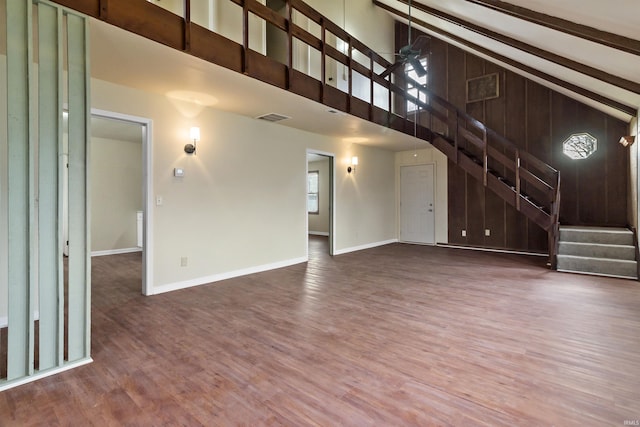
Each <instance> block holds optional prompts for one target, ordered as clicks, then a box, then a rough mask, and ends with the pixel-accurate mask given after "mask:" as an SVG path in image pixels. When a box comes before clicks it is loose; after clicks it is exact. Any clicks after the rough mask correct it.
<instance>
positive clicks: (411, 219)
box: [400, 164, 435, 245]
mask: <svg viewBox="0 0 640 427" xmlns="http://www.w3.org/2000/svg"><path fill="white" fill-rule="evenodd" d="M434 169H435V165H433V164H430V165H417V166H402V167H401V168H400V240H401V241H403V242H408V243H422V244H431V245H433V244H435V206H434V197H433V193H434V185H433V183H434Z"/></svg>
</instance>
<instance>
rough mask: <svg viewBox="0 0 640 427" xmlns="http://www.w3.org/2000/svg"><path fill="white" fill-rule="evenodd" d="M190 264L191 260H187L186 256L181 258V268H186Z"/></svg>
mask: <svg viewBox="0 0 640 427" xmlns="http://www.w3.org/2000/svg"><path fill="white" fill-rule="evenodd" d="M188 263H189V258H187V257H186V256H183V257H182V258H180V267H186V266H187V264H188Z"/></svg>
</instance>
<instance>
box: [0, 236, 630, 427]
mask: <svg viewBox="0 0 640 427" xmlns="http://www.w3.org/2000/svg"><path fill="white" fill-rule="evenodd" d="M310 240H311V241H310V246H311V248H310V254H311V260H310V261H309V263H308V264H302V265H298V266H293V267H288V268H284V269H280V270H275V271H270V272H265V273H260V274H255V275H252V276H248V277H242V278H237V279H232V280H227V281H224V282H219V283H216V284H212V285H206V286H202V287H198V288H191V289H186V290H182V291H177V292H173V293H169V294H164V295H158V296H153V297H143V296H141V295H140V287H141V286H140V256H139V254H126V255H118V256H111V257H100V258H94V259H93V351H92V356H93V358H94V360H95V362H94V363H93V364H91V365H88V366H85V367H82V368H78V369H75V370H73V371H69V372H66V373H63V374H60V375H57V376H55V377H51V378H46V379H43V380H40V381H38V382H35V383H31V384H28V385H24V386H20V387H17V388H15V389H11V390H8V391H6V392H4V393H0V420H1V422H0V424H2V425H3V426H15V425H20V426H22V425H56V424H60V425H90V424H91V423H98V424H100V425H121V424H127V425H296V426H302V425H397V426H400V425H432V424H438V425H443V424H450V425H465V424H468V425H487V426H512V425H594V426H595V425H622V424H623V423H624V421H625V420H636V419H638V417H640V385H639V384H638V381H637V379H638V378H640V340H638V337H639V336H640V310H639V309H638V308H639V307H640V288H639V287H638V284H637V282H632V281H626V280H619V279H611V278H599V277H588V276H581V275H570V274H562V273H557V272H554V271H550V270H547V269H546V268H545V267H544V263H545V260H544V259H540V258H537V257H524V256H516V255H504V254H487V253H481V252H475V251H465V250H458V249H447V248H438V247H424V246H412V245H401V244H394V245H388V246H384V247H380V248H375V249H371V250H367V251H361V252H357V253H352V254H346V255H341V256H338V257H335V258H331V257H329V256H328V255H326V250H325V248H326V246H325V245H326V238H317V237H311V239H310Z"/></svg>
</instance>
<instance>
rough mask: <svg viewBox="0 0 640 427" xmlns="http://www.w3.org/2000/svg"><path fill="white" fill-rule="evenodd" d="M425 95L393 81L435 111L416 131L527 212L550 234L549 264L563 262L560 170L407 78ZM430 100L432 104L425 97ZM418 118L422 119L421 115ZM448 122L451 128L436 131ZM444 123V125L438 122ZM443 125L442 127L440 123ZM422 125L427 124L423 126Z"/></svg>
mask: <svg viewBox="0 0 640 427" xmlns="http://www.w3.org/2000/svg"><path fill="white" fill-rule="evenodd" d="M404 79H405V80H408V81H409V83H411V85H412V86H413V87H414V88H418V90H419V91H420V92H422V93H423V95H421V94H419V95H418V96H412V95H410V94H409V93H407V92H406V90H403V88H402V87H400V86H397V85H394V84H390V88H391V90H392V91H394V92H396V93H401V94H402V95H403V96H404V98H405V102H406V101H407V100H408V101H409V102H412V103H414V104H416V105H418V106H419V107H420V109H422V110H424V111H426V112H428V113H429V114H430V123H431V126H430V128H426V129H421V130H420V132H417V131H416V136H417V135H429V136H430V139H429V142H430V143H431V145H433V146H434V147H435V148H437V149H438V150H440V151H441V152H443V153H444V154H445V155H446V156H447V157H448V158H449V159H450V160H451V161H453V163H455V164H456V165H458V166H459V167H461V168H462V169H464V170H465V171H466V172H467V173H469V174H470V175H471V176H473V177H474V178H476V179H477V180H478V181H480V182H482V183H483V185H484V186H485V187H487V188H489V189H490V190H491V191H493V192H494V193H495V194H497V195H498V196H499V197H501V198H502V199H503V200H505V201H506V202H507V203H509V204H510V205H511V206H513V207H514V208H515V209H516V210H517V211H518V212H522V213H523V214H524V215H525V216H526V217H527V218H529V219H530V220H531V221H533V222H534V223H535V224H537V225H538V226H539V227H541V228H542V229H544V230H545V231H546V232H547V234H548V244H549V265H550V267H551V268H552V269H555V268H556V266H557V251H558V239H559V225H560V223H559V216H560V171H558V170H556V169H554V168H553V167H551V166H550V165H548V164H547V163H545V162H543V161H542V160H540V159H538V158H536V157H535V156H533V155H531V154H530V153H527V152H525V151H522V150H520V149H519V148H518V146H516V145H515V144H514V143H513V142H511V141H509V140H508V139H507V138H505V137H504V136H503V135H501V134H499V133H497V132H496V131H494V130H493V129H491V128H489V127H487V126H486V125H485V124H484V123H482V122H480V121H479V120H477V119H475V118H474V117H472V116H470V115H469V114H467V113H466V112H464V111H462V110H460V109H459V108H457V107H456V106H455V105H453V104H451V103H450V102H449V101H447V100H446V99H444V98H441V97H440V96H438V95H436V94H435V93H433V92H432V91H430V90H429V89H427V88H426V87H424V86H422V85H420V84H419V83H418V82H416V81H414V80H411V79H409V78H407V77H406V76H405V77H404ZM422 99H428V102H424V101H422ZM414 118H416V120H418V121H420V114H419V113H418V114H415V115H414ZM434 120H435V121H436V123H435V127H442V125H445V127H446V131H445V132H435V131H433V128H434ZM438 122H439V123H438ZM438 125H441V126H438ZM420 127H422V126H420Z"/></svg>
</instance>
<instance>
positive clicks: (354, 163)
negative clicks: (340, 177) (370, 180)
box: [347, 156, 358, 173]
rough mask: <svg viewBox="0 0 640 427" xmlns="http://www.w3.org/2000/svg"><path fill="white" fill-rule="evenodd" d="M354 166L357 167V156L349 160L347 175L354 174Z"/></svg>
mask: <svg viewBox="0 0 640 427" xmlns="http://www.w3.org/2000/svg"><path fill="white" fill-rule="evenodd" d="M356 166H358V156H353V157H352V158H351V164H350V165H349V166H348V167H347V173H351V172H353V173H356Z"/></svg>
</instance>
